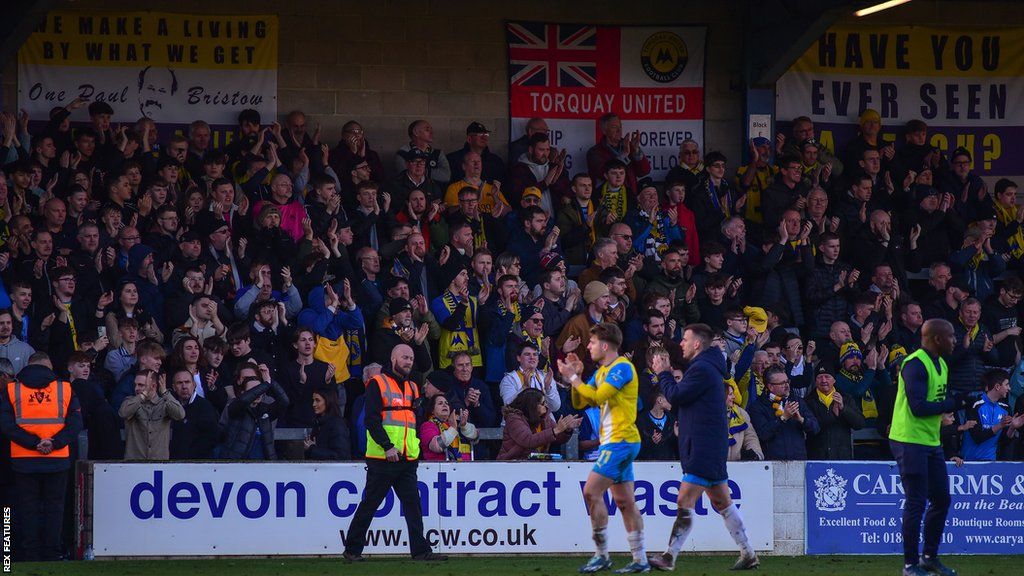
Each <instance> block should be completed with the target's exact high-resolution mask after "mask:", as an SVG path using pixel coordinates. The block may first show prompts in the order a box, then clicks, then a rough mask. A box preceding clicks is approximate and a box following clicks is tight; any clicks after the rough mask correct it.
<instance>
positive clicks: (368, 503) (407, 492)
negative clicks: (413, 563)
mask: <svg viewBox="0 0 1024 576" xmlns="http://www.w3.org/2000/svg"><path fill="white" fill-rule="evenodd" d="M418 466H419V462H417V461H416V460H412V461H409V460H399V461H398V462H388V461H387V460H367V461H366V489H365V490H364V491H363V499H362V501H361V502H359V507H358V508H356V513H355V516H353V517H352V523H351V524H350V525H349V527H348V536H347V538H346V540H345V551H346V552H349V553H350V554H362V553H363V548H364V547H365V546H366V531H367V530H368V529H369V528H370V522H371V521H373V515H374V514H375V513H376V512H377V508H378V507H380V503H381V502H383V501H384V498H385V497H387V495H388V491H390V490H392V489H394V491H395V496H397V497H398V501H399V502H401V504H402V510H403V512H404V513H405V524H406V527H407V528H408V530H407V531H408V534H407V536H408V538H409V551H410V552H411V553H412V555H413V556H419V555H420V554H425V553H427V552H430V544H428V543H427V540H426V538H424V537H423V509H422V508H421V507H420V506H421V505H420V490H419V486H418V485H417V484H416V468H417V467H418Z"/></svg>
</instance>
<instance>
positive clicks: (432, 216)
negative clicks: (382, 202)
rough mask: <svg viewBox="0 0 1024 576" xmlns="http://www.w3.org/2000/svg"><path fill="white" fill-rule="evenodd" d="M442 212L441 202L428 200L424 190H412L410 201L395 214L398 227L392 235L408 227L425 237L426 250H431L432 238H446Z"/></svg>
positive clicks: (393, 230)
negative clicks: (403, 227)
mask: <svg viewBox="0 0 1024 576" xmlns="http://www.w3.org/2000/svg"><path fill="white" fill-rule="evenodd" d="M441 212H442V207H441V201H440V200H434V201H433V202H431V201H429V200H428V199H427V194H426V193H425V192H424V191H423V190H411V191H409V199H408V200H407V201H406V203H405V206H403V207H402V208H401V209H400V210H399V211H398V212H397V213H396V214H395V222H397V223H398V225H397V226H395V228H394V229H392V230H391V234H392V236H393V235H394V234H395V230H397V229H399V228H400V227H401V226H403V225H407V226H409V227H410V228H412V231H415V232H418V233H420V234H422V235H423V240H424V242H425V243H426V248H427V250H430V249H431V246H430V239H431V238H434V237H437V238H442V239H443V238H444V236H445V227H446V224H445V223H444V221H443V220H442V219H441ZM410 232H411V231H410ZM406 237H408V236H406Z"/></svg>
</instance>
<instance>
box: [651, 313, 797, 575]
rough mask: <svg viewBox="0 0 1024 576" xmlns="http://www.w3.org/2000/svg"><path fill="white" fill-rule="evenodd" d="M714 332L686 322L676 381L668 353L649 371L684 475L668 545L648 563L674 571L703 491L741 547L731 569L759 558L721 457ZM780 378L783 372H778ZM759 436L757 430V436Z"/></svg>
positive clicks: (722, 417)
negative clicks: (667, 407)
mask: <svg viewBox="0 0 1024 576" xmlns="http://www.w3.org/2000/svg"><path fill="white" fill-rule="evenodd" d="M713 337H714V334H713V333H712V331H711V328H710V327H708V325H707V324H693V325H691V326H687V327H686V330H685V331H684V332H683V339H682V342H680V343H679V346H680V348H682V351H683V357H684V359H685V360H686V361H687V362H689V367H688V368H687V369H686V372H685V373H684V374H683V379H682V381H680V382H676V380H675V378H674V377H673V376H672V371H671V364H670V363H669V360H668V357H667V356H658V357H656V359H655V360H654V367H653V370H652V371H653V372H656V373H657V374H658V382H659V384H660V385H661V389H662V391H663V392H664V394H665V399H666V400H668V402H669V404H671V405H672V408H673V409H674V410H675V416H676V421H677V422H678V423H679V460H680V464H681V466H682V469H683V478H682V481H681V482H680V484H679V496H678V498H677V500H676V504H677V506H678V511H677V513H676V520H675V522H674V523H673V524H672V532H671V533H670V534H669V541H668V549H667V550H666V551H665V552H664V553H663V554H661V555H658V556H654V557H651V558H650V563H651V566H653V567H655V568H657V569H659V570H673V569H674V568H675V564H676V558H677V557H678V555H679V551H680V550H681V549H682V547H683V544H684V543H685V542H686V538H687V537H688V536H689V535H690V531H691V530H692V529H693V517H694V508H696V506H697V501H698V500H700V499H701V497H702V496H703V495H704V494H707V495H708V498H709V499H710V501H711V506H712V507H713V508H714V509H715V510H716V511H718V513H719V514H720V515H721V517H722V521H723V522H725V527H726V528H727V529H728V530H729V534H730V535H732V538H733V540H734V541H735V542H736V544H737V545H738V546H739V547H740V557H739V560H737V561H736V564H734V565H733V569H734V570H750V569H753V568H757V566H758V565H759V564H760V562H759V561H758V559H757V554H756V553H755V552H754V547H753V546H751V545H750V542H749V540H748V539H747V531H746V528H745V527H744V525H743V517H742V516H741V515H740V511H739V509H738V508H737V507H736V504H735V503H733V501H732V497H731V495H730V489H729V475H728V471H727V470H726V466H725V463H726V460H727V459H728V456H729V444H728V435H727V434H726V433H725V432H726V431H727V430H728V429H729V422H728V416H727V415H726V410H725V380H724V378H725V373H726V368H725V359H724V358H723V357H722V353H721V352H720V351H719V350H718V349H716V348H714V347H712V345H711V340H712V338H713ZM782 377H785V374H784V373H782ZM758 436H760V434H758Z"/></svg>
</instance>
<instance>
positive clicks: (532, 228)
mask: <svg viewBox="0 0 1024 576" xmlns="http://www.w3.org/2000/svg"><path fill="white" fill-rule="evenodd" d="M548 219H549V218H548V213H547V212H544V211H543V210H541V209H540V208H537V207H536V206H531V207H530V208H529V209H527V210H525V211H524V212H523V228H522V229H521V230H518V231H517V233H516V234H515V236H513V237H512V240H511V241H510V242H509V245H508V251H509V252H511V253H513V254H515V255H516V256H518V257H519V261H520V262H521V263H522V270H523V273H522V278H523V280H525V281H526V283H527V284H529V285H530V286H533V285H536V284H537V277H538V276H539V275H540V273H541V267H540V259H541V258H542V257H543V256H544V255H545V254H547V253H549V252H558V251H559V250H560V248H559V242H558V236H559V234H560V230H559V229H558V227H557V226H555V227H554V228H552V229H551V230H550V232H549V231H548Z"/></svg>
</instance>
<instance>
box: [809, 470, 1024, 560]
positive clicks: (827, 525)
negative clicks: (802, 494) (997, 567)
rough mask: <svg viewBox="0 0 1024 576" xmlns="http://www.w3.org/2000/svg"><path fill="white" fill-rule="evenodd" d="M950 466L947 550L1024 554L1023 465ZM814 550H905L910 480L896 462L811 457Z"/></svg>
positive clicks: (944, 538) (943, 549) (811, 538)
mask: <svg viewBox="0 0 1024 576" xmlns="http://www.w3.org/2000/svg"><path fill="white" fill-rule="evenodd" d="M947 466H948V467H949V492H950V496H951V497H952V499H953V503H952V506H950V509H949V516H947V518H946V530H945V532H944V533H943V535H942V542H941V546H940V550H941V552H942V553H943V554H1024V466H1021V464H1020V463H1017V462H986V463H968V464H965V465H964V466H963V467H962V468H957V467H955V466H954V465H953V464H948V465H947ZM805 470H806V473H807V553H808V554H902V553H903V507H904V494H903V484H902V483H901V482H900V472H899V470H898V469H897V468H896V465H895V464H894V463H892V462H808V463H807V467H806V469H805Z"/></svg>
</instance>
